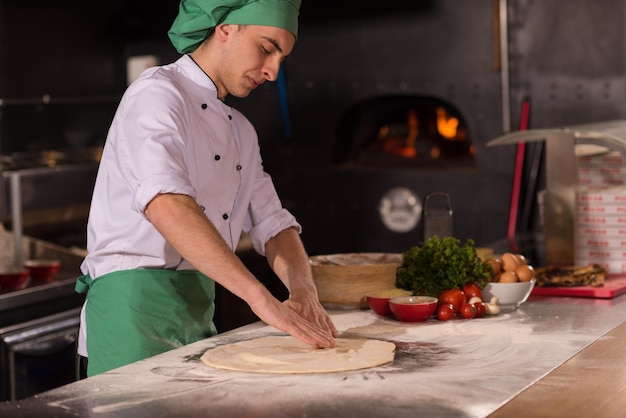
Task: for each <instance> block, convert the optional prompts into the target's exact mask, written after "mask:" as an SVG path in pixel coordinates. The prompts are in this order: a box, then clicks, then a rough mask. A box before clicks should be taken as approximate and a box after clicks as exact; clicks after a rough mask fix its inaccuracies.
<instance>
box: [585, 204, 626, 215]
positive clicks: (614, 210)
mask: <svg viewBox="0 0 626 418" xmlns="http://www.w3.org/2000/svg"><path fill="white" fill-rule="evenodd" d="M576 211H577V214H578V216H585V215H586V216H589V215H591V216H607V217H609V216H620V215H621V216H626V204H623V205H616V204H610V203H606V204H601V205H597V204H593V205H587V204H580V205H576Z"/></svg>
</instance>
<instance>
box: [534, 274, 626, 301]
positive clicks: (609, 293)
mask: <svg viewBox="0 0 626 418" xmlns="http://www.w3.org/2000/svg"><path fill="white" fill-rule="evenodd" d="M623 293H626V275H608V276H607V277H606V279H605V281H604V286H602V287H591V286H570V287H556V286H555V287H552V286H550V287H537V286H535V287H534V288H533V290H532V292H531V295H537V296H573V297H582V298H602V299H612V298H614V297H616V296H619V295H621V294H623Z"/></svg>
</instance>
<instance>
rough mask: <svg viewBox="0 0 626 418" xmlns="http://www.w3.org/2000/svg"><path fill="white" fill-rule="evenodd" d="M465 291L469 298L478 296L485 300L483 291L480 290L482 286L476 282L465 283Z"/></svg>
mask: <svg viewBox="0 0 626 418" xmlns="http://www.w3.org/2000/svg"><path fill="white" fill-rule="evenodd" d="M463 292H464V293H465V297H466V298H467V300H470V299H471V298H473V297H477V298H480V300H483V292H482V291H481V290H480V287H479V286H478V285H477V284H476V283H474V282H471V283H467V284H465V285H463Z"/></svg>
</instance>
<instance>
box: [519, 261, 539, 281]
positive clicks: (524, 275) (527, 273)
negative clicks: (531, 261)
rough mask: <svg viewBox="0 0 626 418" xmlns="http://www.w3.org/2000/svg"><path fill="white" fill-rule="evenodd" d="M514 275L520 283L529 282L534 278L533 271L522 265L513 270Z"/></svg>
mask: <svg viewBox="0 0 626 418" xmlns="http://www.w3.org/2000/svg"><path fill="white" fill-rule="evenodd" d="M515 274H516V275H517V278H518V279H519V281H520V282H529V281H531V280H532V278H533V277H535V269H534V268H533V266H531V265H528V264H524V265H521V266H519V267H518V268H516V269H515Z"/></svg>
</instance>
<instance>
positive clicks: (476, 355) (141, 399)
mask: <svg viewBox="0 0 626 418" xmlns="http://www.w3.org/2000/svg"><path fill="white" fill-rule="evenodd" d="M331 313H332V316H333V319H334V321H335V324H336V326H337V327H338V328H339V330H340V331H341V333H342V336H344V337H350V336H354V337H367V338H376V339H382V340H386V341H391V342H394V343H395V344H396V346H397V351H396V357H395V360H394V361H393V363H391V364H388V365H384V366H381V367H376V368H372V369H366V370H361V371H352V372H341V373H329V374H307V375H275V374H258V373H242V372H233V371H221V370H216V369H213V368H211V367H209V366H206V365H204V364H203V363H202V362H201V361H200V360H199V358H200V356H201V355H202V354H203V353H204V352H205V351H207V350H209V349H211V348H213V347H216V346H219V345H223V344H227V343H231V342H235V341H241V340H245V339H251V338H257V337H261V336H266V335H282V333H280V332H279V331H277V330H275V329H274V328H271V327H268V326H265V325H264V324H262V323H256V324H252V325H249V326H246V327H242V328H240V329H237V330H233V331H231V332H228V333H225V334H222V335H219V336H217V337H213V338H210V339H206V340H203V341H199V342H197V343H194V344H191V345H188V346H186V347H182V348H179V349H176V350H173V351H170V352H167V353H164V354H161V355H158V356H155V357H152V358H150V359H146V360H144V361H140V362H137V363H134V364H131V365H128V366H125V367H122V368H119V369H116V370H113V371H111V372H108V373H105V374H102V375H98V376H94V377H92V378H89V379H86V380H83V381H80V382H76V383H72V384H70V385H66V386H63V387H61V388H57V389H54V390H51V391H49V392H45V393H42V394H39V395H36V396H33V397H31V398H29V399H25V400H22V401H18V402H13V403H8V404H3V405H0V416H11V417H41V416H46V417H84V416H90V417H133V418H137V417H171V416H185V417H205V416H220V417H228V416H247V417H270V416H271V417H276V416H280V417H309V418H310V417H329V416H341V417H370V416H371V417H382V416H385V417H386V416H393V417H405V416H406V417H414V416H428V417H483V416H488V415H490V414H492V413H494V412H495V411H497V410H498V409H499V408H501V407H503V406H505V405H507V404H508V405H511V404H513V402H511V400H512V399H514V398H516V397H518V396H519V397H520V398H521V396H520V394H522V392H525V391H526V390H527V389H529V388H533V387H538V386H540V385H538V384H537V383H538V382H539V381H543V380H545V379H543V378H544V377H546V376H547V375H548V374H550V373H551V372H553V371H554V370H555V369H557V368H559V366H561V365H563V364H564V363H565V362H567V361H568V360H570V359H572V358H574V359H577V358H583V356H581V354H582V353H581V352H583V350H584V352H587V351H589V350H586V349H587V348H588V347H589V346H590V345H592V344H593V343H595V342H596V341H598V340H600V339H602V338H606V336H605V335H606V334H607V333H610V332H611V331H612V330H614V329H615V328H616V327H618V326H619V325H620V324H621V323H622V322H623V321H624V320H625V319H626V295H624V296H619V297H617V298H615V299H591V298H571V297H546V296H531V298H530V299H529V300H528V301H527V302H526V303H525V304H523V305H522V306H520V308H519V309H517V310H516V311H513V312H508V313H500V314H499V315H495V316H487V317H484V318H480V319H473V320H463V319H455V320H451V321H446V322H441V321H438V320H436V319H430V320H428V321H427V322H423V323H414V324H408V323H402V322H399V321H396V320H394V319H391V318H386V317H380V316H377V315H376V314H375V313H373V312H372V311H369V310H363V311H332V312H331ZM618 342H619V343H620V347H623V341H618ZM593 345H594V346H595V344H593ZM584 352H583V353H584ZM621 352H622V350H621V349H620V350H619V353H621ZM618 355H621V354H618ZM624 356H626V354H625V355H624ZM587 361H589V360H587ZM585 373H587V372H585ZM619 373H620V375H623V374H624V373H623V370H620V371H619ZM570 378H571V377H570ZM579 378H580V376H579ZM583 378H584V376H583ZM542 379H543V380H542ZM570 383H571V382H568V381H565V382H560V383H559V384H560V386H561V388H556V389H555V388H554V387H553V388H552V389H554V390H562V388H563V387H565V388H566V387H568V385H569V384H570ZM621 391H622V392H623V391H624V388H623V387H622V389H621ZM622 395H624V394H623V393H622ZM607 396H608V395H607ZM621 402H623V403H624V405H626V401H624V400H621ZM525 405H530V406H531V408H532V405H533V403H532V402H528V403H527V404H525ZM525 412H526V413H528V414H529V415H533V410H532V409H531V410H528V409H526V410H525ZM553 412H554V411H553ZM542 416H548V415H542ZM550 416H558V413H555V414H553V415H550Z"/></svg>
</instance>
